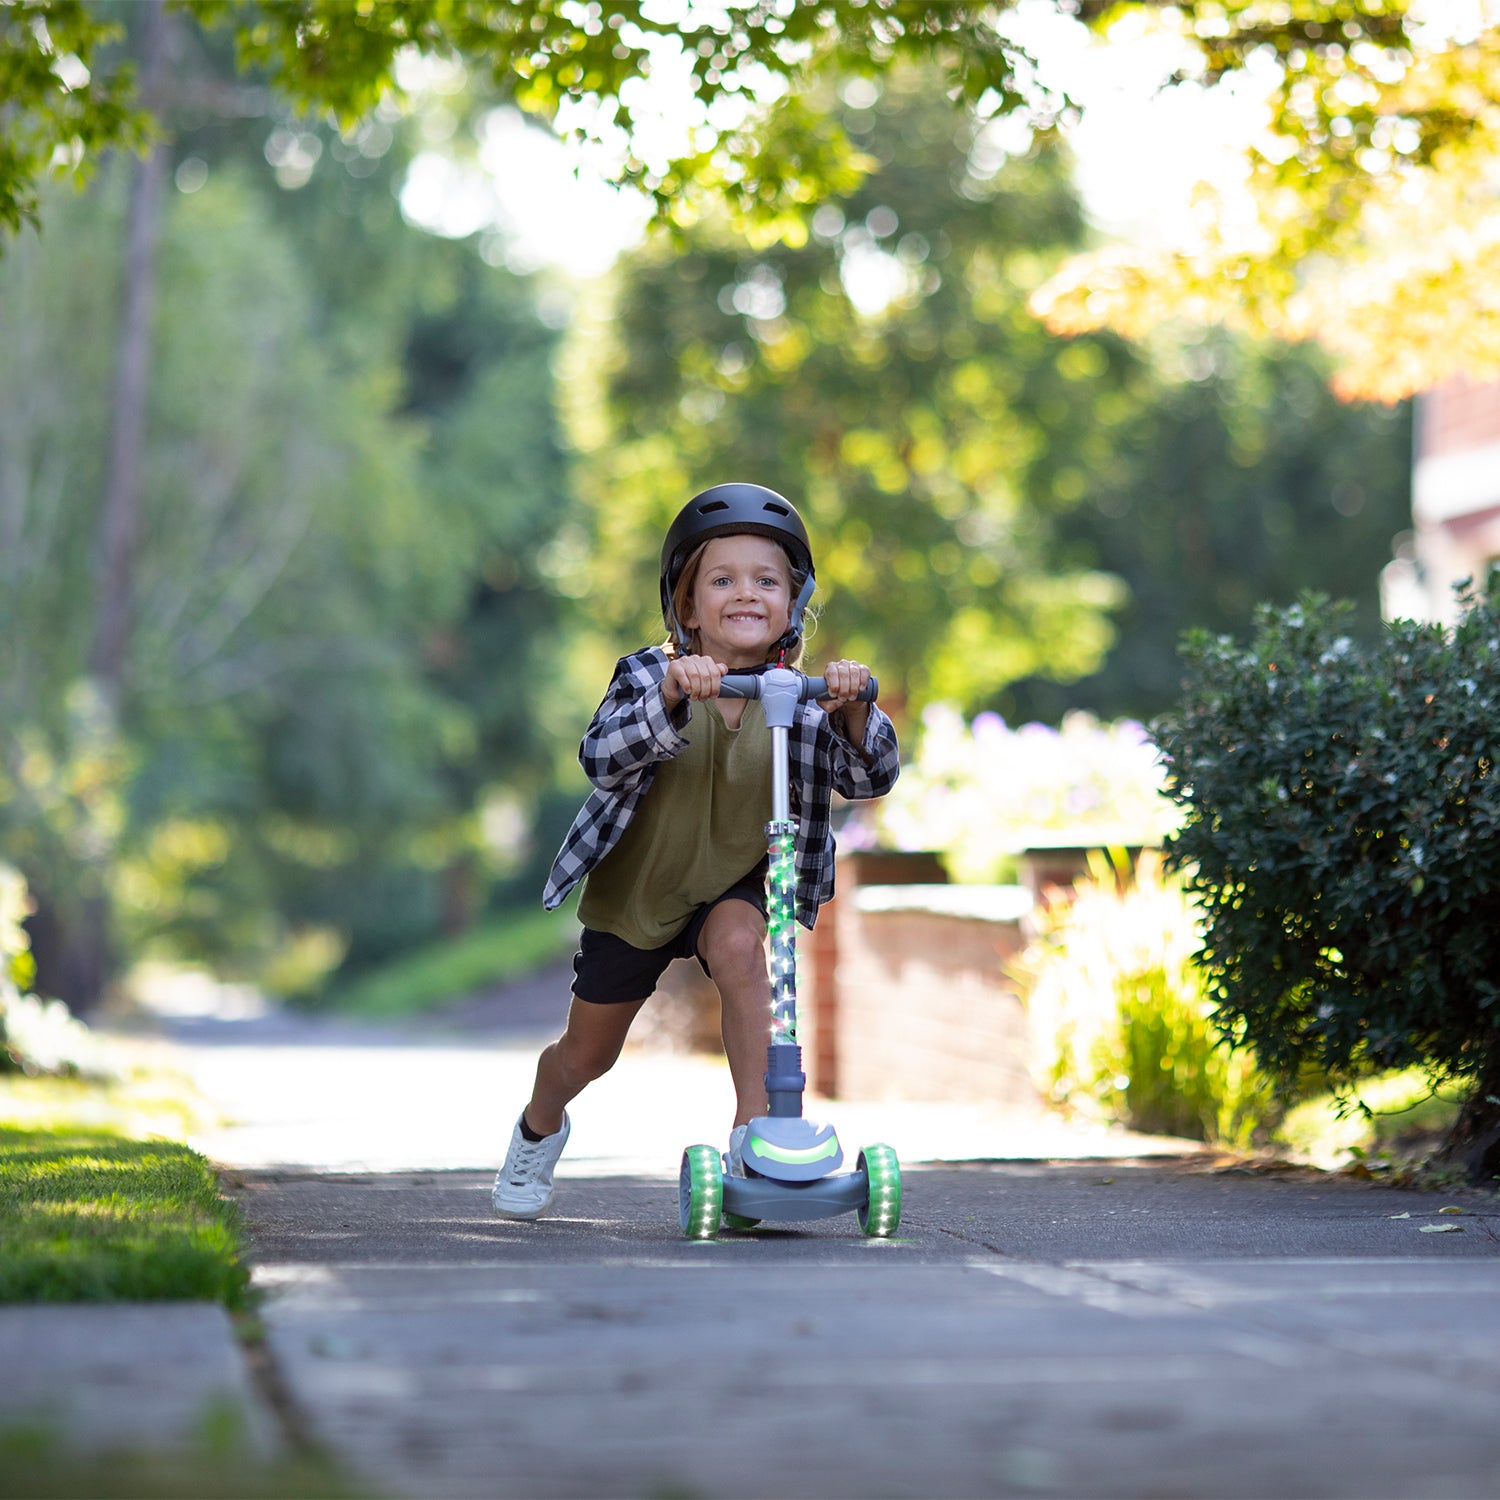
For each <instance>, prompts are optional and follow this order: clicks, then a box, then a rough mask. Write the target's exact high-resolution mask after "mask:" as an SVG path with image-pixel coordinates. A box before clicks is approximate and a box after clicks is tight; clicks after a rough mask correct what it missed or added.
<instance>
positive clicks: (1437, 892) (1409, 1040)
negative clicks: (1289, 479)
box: [1157, 588, 1500, 1110]
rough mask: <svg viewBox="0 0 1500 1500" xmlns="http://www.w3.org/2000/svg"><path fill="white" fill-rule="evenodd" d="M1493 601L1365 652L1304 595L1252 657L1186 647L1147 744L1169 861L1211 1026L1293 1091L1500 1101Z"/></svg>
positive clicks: (1497, 599)
mask: <svg viewBox="0 0 1500 1500" xmlns="http://www.w3.org/2000/svg"><path fill="white" fill-rule="evenodd" d="M1497 604H1500V594H1497V592H1496V591H1495V590H1494V589H1493V588H1492V590H1491V592H1490V594H1489V596H1488V597H1475V596H1473V595H1468V596H1466V597H1465V600H1464V605H1465V608H1464V612H1463V614H1462V616H1461V618H1460V620H1459V622H1458V623H1457V625H1456V626H1454V627H1453V628H1452V629H1450V630H1444V629H1442V628H1440V627H1438V626H1435V625H1424V624H1417V623H1413V622H1410V621H1403V622H1399V623H1397V624H1394V625H1391V626H1389V627H1387V629H1386V631H1385V632H1384V634H1383V635H1382V637H1381V638H1380V639H1379V641H1378V642H1376V643H1375V644H1372V645H1363V644H1360V643H1357V642H1356V641H1354V640H1352V639H1351V638H1350V637H1349V636H1348V635H1346V634H1344V632H1343V625H1344V622H1345V620H1346V617H1347V614H1348V606H1332V605H1329V604H1328V603H1327V602H1326V601H1324V600H1321V599H1312V598H1310V599H1307V600H1304V601H1303V603H1302V604H1301V605H1299V606H1297V607H1295V608H1291V609H1287V610H1284V611H1275V610H1271V609H1263V610H1262V611H1261V612H1260V613H1259V615H1258V616H1257V622H1256V629H1255V633H1254V636H1253V639H1252V640H1251V642H1250V644H1249V645H1248V646H1239V645H1235V644H1234V643H1233V642H1231V641H1230V640H1228V639H1227V638H1224V637H1218V638H1210V637H1207V636H1205V635H1201V634H1200V635H1198V636H1196V637H1192V638H1190V639H1189V641H1188V643H1187V645H1186V647H1185V649H1184V658H1185V660H1186V663H1187V668H1188V679H1187V683H1186V691H1185V695H1184V698H1183V700H1182V704H1181V706H1180V708H1179V709H1178V710H1177V711H1176V712H1175V713H1173V714H1172V715H1169V716H1168V717H1166V718H1165V719H1164V720H1163V721H1162V722H1161V723H1160V724H1159V725H1158V726H1157V738H1158V743H1159V744H1160V745H1161V747H1162V751H1163V754H1164V757H1165V760H1166V765H1167V771H1168V795H1169V796H1170V797H1172V799H1173V800H1174V801H1176V802H1177V803H1179V804H1180V805H1181V807H1182V809H1183V812H1184V822H1183V825H1182V827H1181V829H1180V831H1179V832H1178V833H1177V834H1175V835H1174V836H1173V837H1172V839H1171V840H1169V844H1168V850H1169V860H1170V862H1171V864H1172V865H1173V866H1174V867H1176V868H1178V869H1180V870H1182V871H1183V872H1184V873H1185V875H1186V877H1187V884H1188V888H1189V890H1191V891H1192V892H1193V893H1195V894H1196V896H1197V898H1198V900H1199V902H1200V904H1201V907H1202V912H1203V926H1204V945H1203V950H1202V954H1201V957H1200V960H1199V961H1200V963H1201V965H1202V968H1203V971H1204V973H1205V975H1206V977H1207V981H1208V983H1207V988H1208V993H1209V995H1210V996H1211V997H1212V999H1213V1001H1214V1005H1215V1011H1214V1014H1215V1019H1216V1021H1217V1022H1218V1024H1219V1025H1220V1026H1221V1027H1222V1028H1224V1029H1225V1031H1226V1032H1227V1033H1228V1034H1230V1035H1232V1036H1234V1037H1236V1038H1239V1039H1242V1040H1245V1041H1247V1042H1249V1043H1250V1044H1252V1045H1253V1046H1254V1048H1255V1050H1256V1052H1257V1054H1258V1055H1259V1057H1260V1058H1261V1060H1262V1061H1263V1062H1264V1063H1265V1064H1266V1065H1267V1066H1268V1067H1270V1068H1271V1069H1272V1070H1273V1071H1274V1072H1275V1073H1276V1074H1278V1075H1279V1076H1280V1077H1281V1078H1283V1079H1292V1078H1294V1077H1295V1076H1296V1075H1297V1074H1298V1073H1299V1072H1300V1071H1303V1070H1305V1069H1308V1068H1312V1069H1316V1070H1319V1071H1321V1072H1324V1073H1326V1074H1327V1075H1328V1076H1329V1077H1330V1078H1332V1079H1333V1080H1334V1081H1335V1082H1339V1083H1343V1084H1346V1085H1347V1084H1352V1083H1353V1082H1354V1081H1355V1080H1357V1079H1358V1078H1359V1077H1361V1076H1364V1075H1368V1074H1370V1073H1373V1072H1378V1071H1385V1070H1389V1069H1397V1068H1408V1067H1422V1068H1425V1069H1427V1070H1428V1071H1430V1072H1432V1073H1434V1074H1435V1075H1436V1076H1438V1077H1439V1078H1446V1079H1458V1080H1462V1081H1464V1082H1465V1083H1466V1084H1468V1085H1470V1086H1474V1087H1476V1094H1475V1097H1476V1098H1477V1099H1478V1100H1479V1102H1480V1103H1481V1104H1483V1103H1484V1100H1485V1096H1496V1095H1500V788H1497V785H1496V780H1495V776H1494V764H1495V754H1496V747H1497V745H1500V616H1497ZM1487 1107H1488V1108H1490V1109H1492V1110H1493V1109H1494V1108H1495V1105H1494V1104H1493V1103H1491V1104H1489V1105H1488V1106H1487Z"/></svg>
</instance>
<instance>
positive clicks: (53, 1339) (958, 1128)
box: [0, 976, 1196, 1463]
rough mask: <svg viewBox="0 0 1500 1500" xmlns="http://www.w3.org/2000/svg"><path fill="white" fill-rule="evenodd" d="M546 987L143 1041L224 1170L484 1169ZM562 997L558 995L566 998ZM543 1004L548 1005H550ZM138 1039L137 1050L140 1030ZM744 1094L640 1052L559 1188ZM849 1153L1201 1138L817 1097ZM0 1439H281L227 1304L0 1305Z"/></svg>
mask: <svg viewBox="0 0 1500 1500" xmlns="http://www.w3.org/2000/svg"><path fill="white" fill-rule="evenodd" d="M558 990H559V986H558V985H557V984H556V983H554V982H553V979H552V977H551V976H542V977H541V983H540V984H539V985H537V986H535V987H534V992H527V993H523V994H521V995H519V996H518V997H517V1001H516V1005H515V1009H514V1015H513V1016H512V1017H510V1018H509V1019H508V1021H507V1022H506V1023H505V1024H503V1025H502V1027H501V1029H500V1030H477V1031H476V1030H473V1029H471V1028H464V1029H455V1028H449V1029H447V1030H446V1031H434V1030H433V1029H431V1028H427V1027H405V1026H376V1025H353V1024H350V1023H345V1022H336V1021H328V1020H326V1019H317V1018H308V1017H302V1016H298V1015H296V1014H292V1013H287V1012H281V1011H276V1010H272V1009H269V1008H266V1007H264V1006H263V1005H258V1004H257V1003H256V1002H255V1000H254V998H253V997H249V996H244V995H238V996H236V995H235V993H234V992H228V993H227V994H226V992H223V991H216V992H205V993H204V994H203V995H202V996H200V997H199V998H198V999H197V1000H194V999H193V998H192V997H191V996H189V997H186V998H184V997H179V998H178V1001H177V1003H176V1004H175V1005H169V1006H167V1007H166V1008H165V1010H164V1013H163V1014H162V1015H161V1016H160V1018H159V1020H160V1026H159V1030H160V1036H159V1038H158V1039H157V1040H155V1041H151V1042H147V1043H144V1045H146V1046H148V1047H149V1048H150V1049H151V1050H152V1052H153V1053H154V1056H155V1060H156V1062H157V1063H158V1064H159V1065H160V1066H162V1067H164V1068H168V1069H172V1070H176V1071H177V1072H179V1073H180V1074H181V1075H182V1076H183V1077H184V1079H185V1080H186V1081H187V1082H188V1083H190V1084H191V1086H192V1088H193V1089H194V1090H195V1091H196V1092H197V1094H198V1095H199V1096H200V1098H201V1100H202V1101H203V1106H204V1123H203V1125H202V1126H201V1128H199V1129H198V1130H196V1131H195V1132H194V1133H193V1135H192V1136H191V1139H190V1143H191V1144H192V1145H193V1146H194V1147H195V1148H196V1149H198V1150H200V1151H202V1152H203V1153H204V1154H205V1155H206V1156H208V1157H209V1158H210V1159H211V1160H212V1161H214V1162H215V1163H217V1164H218V1165H220V1166H221V1167H222V1168H223V1169H225V1171H226V1172H227V1173H228V1174H230V1177H231V1180H232V1179H233V1177H234V1174H235V1173H237V1172H242V1171H261V1172H263V1171H266V1170H274V1171H281V1172H288V1173H298V1174H301V1173H315V1174H324V1173H337V1174H347V1173H411V1172H418V1171H421V1172H432V1171H438V1172H455V1171H468V1172H476V1171H477V1172H484V1173H489V1172H493V1171H494V1170H495V1169H496V1167H497V1166H498V1165H499V1162H500V1160H501V1158H502V1157H503V1155H504V1151H505V1146H506V1142H507V1140H508V1138H509V1135H510V1130H511V1126H512V1124H513V1122H514V1119H515V1115H516V1112H517V1111H518V1110H519V1108H520V1106H521V1104H522V1103H523V1102H524V1100H525V1098H526V1097H527V1095H528V1093H529V1090H530V1083H531V1076H532V1072H533V1069H534V1066H535V1060H536V1054H537V1051H538V1049H539V1048H540V1046H542V1045H543V1044H544V1043H545V1042H546V1041H547V1040H549V1039H550V1038H551V1036H553V1035H555V1033H556V1029H557V1024H558V1022H559V1021H560V1015H561V1013H560V1010H559V1009H558V1008H557V1001H556V1000H555V999H554V998H549V997H552V996H554V995H555V994H556V993H557V992H558ZM561 993H562V994H563V995H565V994H566V991H565V988H564V989H562V990H561ZM549 1007H550V1010H549ZM132 1041H133V1043H134V1045H136V1046H141V1045H143V1042H142V1038H141V1037H140V1036H139V1035H135V1036H133V1037H132ZM732 1109H733V1093H732V1089H731V1086H730V1081H729V1075H728V1070H727V1068H726V1066H725V1064H724V1062H723V1060H722V1059H720V1058H712V1057H703V1056H687V1055H679V1054H672V1053H666V1052H660V1051H645V1050H630V1051H627V1053H626V1055H625V1057H624V1058H622V1060H621V1062H620V1064H619V1065H618V1066H617V1067H616V1069H615V1070H614V1071H613V1072H612V1073H611V1074H610V1075H608V1076H607V1077H606V1078H604V1079H602V1080H600V1081H599V1083H597V1084H596V1085H594V1086H593V1087H592V1088H591V1089H590V1090H589V1091H588V1092H587V1093H586V1094H585V1095H584V1096H583V1097H582V1098H581V1099H580V1100H579V1101H578V1102H577V1105H576V1107H575V1108H574V1110H573V1118H574V1127H573V1135H572V1140H571V1142H570V1146H569V1150H568V1153H567V1155H566V1157H565V1158H564V1160H563V1162H562V1164H561V1166H560V1168H559V1173H558V1175H559V1179H560V1182H565V1181H566V1180H567V1179H570V1178H571V1179H577V1180H583V1179H601V1178H604V1179H607V1178H611V1177H642V1176H644V1177H650V1178H659V1179H661V1183H662V1187H661V1195H662V1197H663V1200H664V1201H665V1200H666V1199H667V1198H669V1197H670V1195H671V1194H672V1192H673V1188H672V1183H673V1182H674V1181H675V1178H676V1174H677V1169H678V1165H679V1163H680V1160H681V1155H682V1151H683V1148H684V1147H685V1146H687V1145H689V1144H692V1143H694V1142H696V1141H699V1140H704V1141H709V1142H720V1141H723V1140H725V1139H727V1135H728V1127H729V1124H730V1121H731V1118H732ZM808 1113H809V1114H810V1115H816V1114H825V1115H826V1116H827V1117H828V1118H830V1119H832V1120H834V1121H835V1123H836V1124H837V1125H838V1128H839V1133H840V1137H841V1139H842V1140H843V1141H844V1142H845V1144H846V1148H847V1149H848V1150H849V1154H850V1155H851V1157H852V1155H853V1153H854V1152H855V1151H857V1150H858V1149H859V1148H860V1147H861V1146H864V1145H867V1144H873V1143H874V1142H876V1141H880V1142H883V1143H885V1144H888V1145H891V1146H893V1147H894V1148H895V1150H896V1152H897V1155H898V1157H899V1158H900V1159H901V1161H902V1163H903V1164H904V1165H915V1164H917V1163H919V1162H963V1161H977V1160H991V1159H1010V1160H1027V1159H1032V1160H1035V1159H1073V1160H1077V1159H1087V1158H1104V1157H1108V1158H1118V1157H1137V1158H1140V1157H1151V1156H1175V1155H1180V1154H1182V1153H1185V1152H1187V1153H1190V1152H1192V1151H1194V1150H1195V1149H1196V1148H1194V1147H1193V1146H1192V1145H1191V1143H1186V1142H1182V1141H1178V1140H1172V1139H1161V1138H1149V1137H1141V1136H1134V1135H1131V1134H1130V1133H1129V1132H1125V1131H1120V1130H1114V1129H1109V1128H1105V1127H1102V1126H1081V1125H1076V1124H1070V1123H1068V1122H1066V1121H1063V1120H1062V1119H1060V1118H1058V1117H1056V1116H1053V1115H1050V1114H1046V1113H1043V1112H1040V1111H1038V1112H1036V1113H1034V1114H1017V1113H1014V1112H1012V1113H1006V1112H1004V1111H999V1110H994V1109H988V1108H985V1107H984V1106H981V1105H975V1104H963V1103H952V1104H950V1103H942V1102H932V1103H907V1102H893V1103H879V1102H871V1101H839V1102H837V1103H828V1102H827V1101H819V1100H811V1099H810V1100H809V1103H808ZM0 1371H3V1372H5V1373H4V1375H3V1376H0V1429H6V1428H10V1429H14V1428H17V1427H22V1428H29V1429H34V1430H37V1431H39V1432H51V1433H53V1434H55V1435H57V1438H58V1440H59V1443H60V1446H61V1448H62V1449H63V1450H64V1451H66V1452H68V1453H70V1454H78V1455H90V1454H108V1453H118V1452H122V1451H133V1452H152V1453H161V1454H167V1455H178V1456H181V1455H188V1456H191V1455H193V1454H195V1453H202V1452H203V1451H204V1449H205V1444H206V1443H209V1441H210V1439H211V1438H212V1435H213V1434H214V1433H215V1432H217V1433H219V1434H220V1436H221V1438H222V1435H223V1433H224V1431H225V1430H226V1429H235V1430H237V1433H238V1436H237V1438H235V1439H234V1441H235V1443H236V1444H237V1445H238V1448H239V1450H240V1451H241V1453H242V1454H243V1456H244V1459H245V1461H247V1462H251V1463H254V1462H260V1461H265V1460H268V1459H274V1458H275V1457H276V1455H277V1454H278V1452H282V1451H284V1450H285V1446H286V1434H285V1431H284V1428H283V1426H282V1423H281V1422H280V1421H279V1420H278V1418H277V1416H276V1415H275V1413H274V1411H273V1405H274V1402H273V1400H271V1399H269V1397H270V1396H273V1395H274V1392H270V1393H268V1390H267V1387H266V1384H265V1382H264V1380H260V1379H257V1378H256V1377H255V1375H254V1374H253V1372H252V1370H251V1368H250V1366H249V1365H248V1364H247V1360H246V1353H245V1349H244V1347H243V1346H242V1345H241V1343H240V1341H239V1339H238V1338H237V1336H236V1332H235V1329H234V1326H233V1324H232V1322H231V1320H230V1318H229V1317H228V1315H227V1314H226V1313H225V1312H224V1310H223V1309H222V1308H220V1307H218V1306H215V1305H210V1304H195V1303H181V1304H175V1303H151V1304H140V1305H102V1306H101V1305H97V1304H74V1305H60V1306H56V1307H48V1306H25V1307H7V1308H0Z"/></svg>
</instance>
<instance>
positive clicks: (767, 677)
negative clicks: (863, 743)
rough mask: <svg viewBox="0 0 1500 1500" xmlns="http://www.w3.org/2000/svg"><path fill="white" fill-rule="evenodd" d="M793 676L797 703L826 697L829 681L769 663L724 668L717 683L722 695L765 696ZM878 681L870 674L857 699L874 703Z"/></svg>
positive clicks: (785, 687)
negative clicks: (757, 668) (751, 668)
mask: <svg viewBox="0 0 1500 1500" xmlns="http://www.w3.org/2000/svg"><path fill="white" fill-rule="evenodd" d="M787 678H794V679H795V687H796V696H795V698H794V699H793V701H794V702H797V703H811V702H813V701H815V700H816V699H819V698H827V697H829V696H830V695H829V692H828V683H827V682H826V681H825V680H824V679H823V678H821V677H804V676H803V675H802V673H801V672H793V671H791V670H789V669H788V668H786V667H772V668H771V670H770V671H769V672H726V673H725V674H724V676H723V678H722V680H721V681H720V683H719V696H720V697H721V698H765V699H769V698H772V697H773V696H775V694H776V693H777V692H786V691H788V689H789V687H790V686H792V685H793V684H788V683H786V681H785V679H787ZM879 687H880V684H879V683H877V682H876V680H875V679H874V678H873V677H872V678H871V679H870V680H869V681H868V682H867V683H866V684H865V685H864V687H863V688H862V689H861V690H860V693H859V696H858V698H857V700H856V701H857V702H859V703H873V702H874V701H875V697H876V694H877V692H878V691H879Z"/></svg>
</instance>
